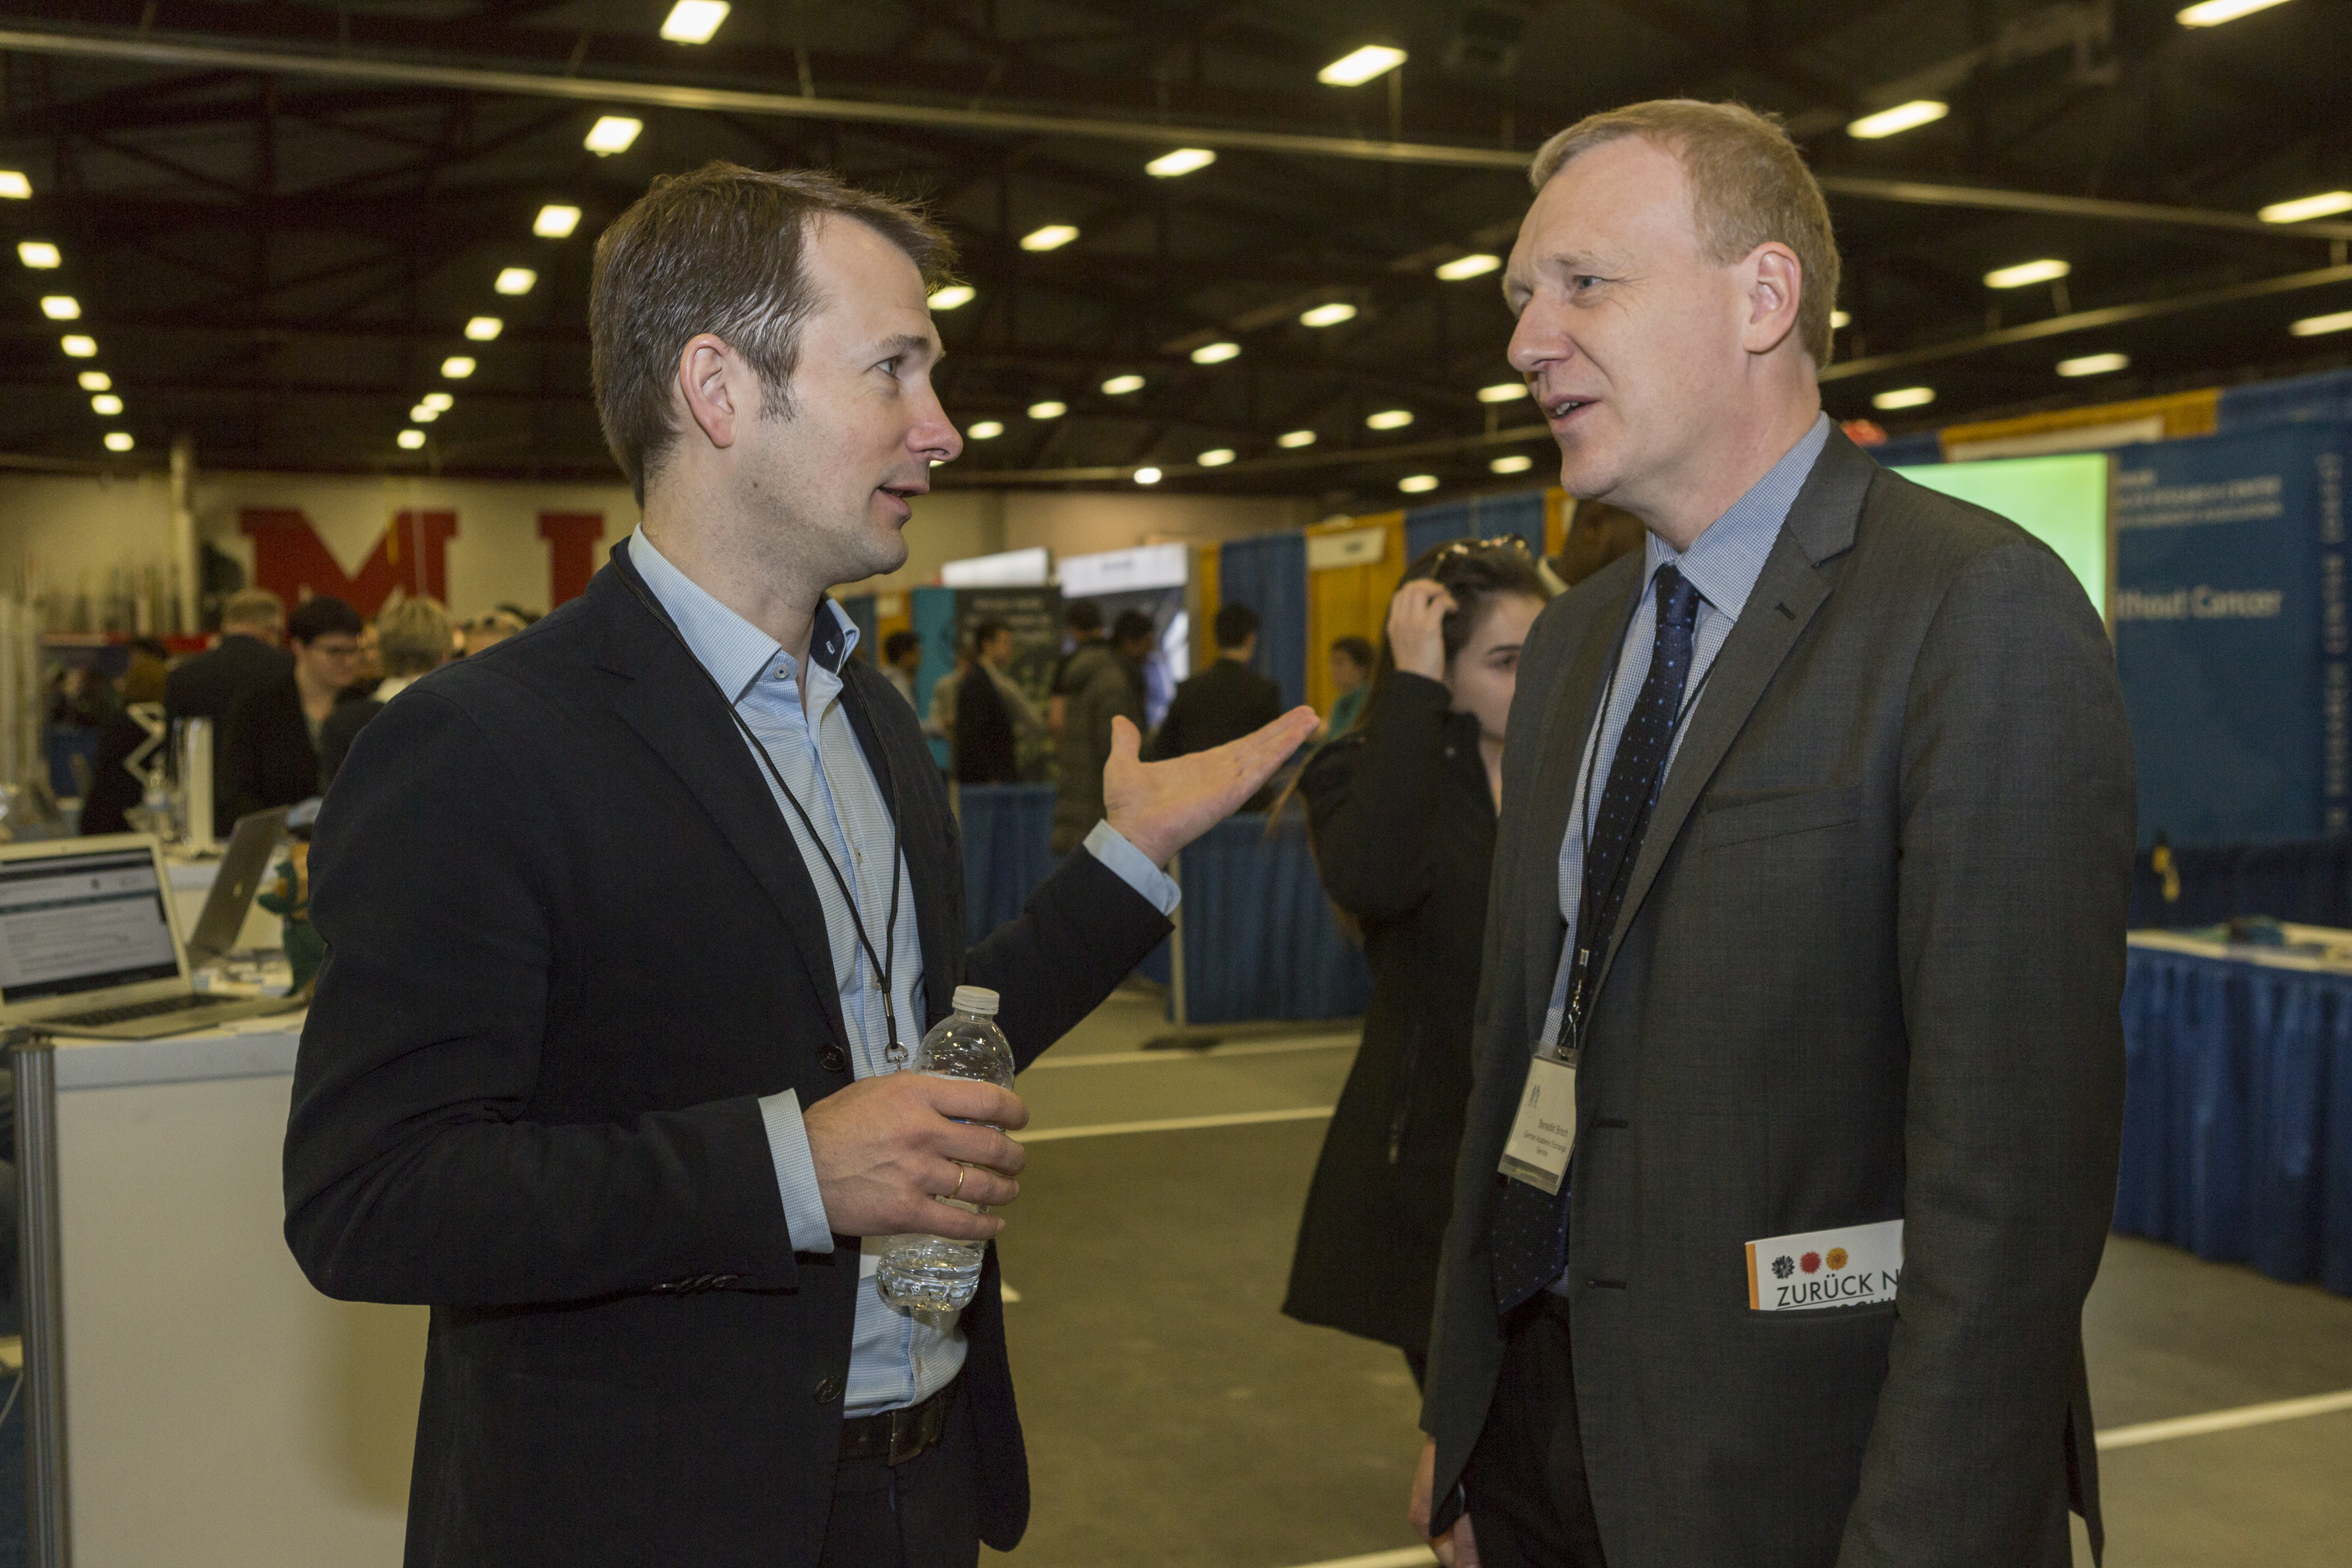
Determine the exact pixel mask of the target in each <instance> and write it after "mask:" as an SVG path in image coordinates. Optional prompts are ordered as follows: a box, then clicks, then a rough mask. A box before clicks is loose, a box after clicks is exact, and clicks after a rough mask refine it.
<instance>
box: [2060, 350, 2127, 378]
mask: <svg viewBox="0 0 2352 1568" xmlns="http://www.w3.org/2000/svg"><path fill="white" fill-rule="evenodd" d="M2130 364H2131V356H2130V355H2129V354H2116V353H2106V354H2084V355H2082V356H2081V357H2079V358H2076V359H2062V360H2060V361H2059V362H2058V374H2060V375H2065V376H2075V375H2105V374H2109V373H2110V372H2113V371H2118V370H2125V369H2127V368H2129V367H2130Z"/></svg>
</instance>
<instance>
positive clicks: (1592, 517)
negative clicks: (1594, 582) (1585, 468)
mask: <svg viewBox="0 0 2352 1568" xmlns="http://www.w3.org/2000/svg"><path fill="white" fill-rule="evenodd" d="M1649 537H1650V535H1649V532H1648V531H1647V530H1645V529H1644V528H1643V526H1642V520H1641V519H1640V518H1638V517H1635V516H1634V515H1633V513H1632V512H1630V511H1627V510H1624V509H1623V508H1622V507H1614V506H1611V505H1610V504H1609V503H1608V502H1607V501H1605V500H1580V501H1578V502H1577V503H1576V510H1575V511H1573V512H1572V513H1570V516H1569V520H1568V537H1567V538H1566V539H1565V540H1563V541H1561V542H1560V547H1559V554H1557V555H1555V556H1553V557H1552V558H1551V569H1552V571H1553V572H1555V573H1557V574H1559V580H1560V581H1561V582H1562V583H1564V584H1567V585H1568V586H1569V587H1571V588H1573V587H1575V586H1576V585H1577V584H1579V583H1581V582H1583V581H1584V580H1585V579H1586V578H1587V577H1590V576H1591V575H1593V574H1595V573H1597V572H1599V571H1600V570H1601V568H1602V567H1603V566H1606V565H1608V564H1609V563H1611V562H1612V561H1614V560H1616V559H1617V558H1618V557H1619V556H1620V555H1631V554H1633V552H1635V551H1637V550H1640V549H1641V548H1642V547H1643V543H1644V542H1646V541H1647V540H1648V539H1649Z"/></svg>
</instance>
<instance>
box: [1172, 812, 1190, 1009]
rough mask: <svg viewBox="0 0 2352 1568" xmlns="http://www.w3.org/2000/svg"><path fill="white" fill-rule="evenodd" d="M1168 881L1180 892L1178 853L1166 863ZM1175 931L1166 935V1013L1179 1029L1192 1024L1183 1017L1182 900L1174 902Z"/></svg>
mask: <svg viewBox="0 0 2352 1568" xmlns="http://www.w3.org/2000/svg"><path fill="white" fill-rule="evenodd" d="M1168 877H1169V879H1170V880H1171V881H1172V882H1174V883H1175V884H1176V887H1177V889H1178V890H1179V891H1180V892H1181V890H1182V889H1183V886H1184V856H1183V853H1182V851H1181V850H1180V851H1178V853H1177V856H1176V858H1174V859H1173V860H1171V861H1169V862H1168ZM1171 923H1173V924H1174V926H1175V927H1176V929H1175V930H1174V931H1171V932H1169V933H1168V1013H1169V1021H1170V1022H1171V1023H1173V1024H1174V1025H1175V1026H1177V1027H1178V1028H1180V1029H1181V1028H1183V1027H1184V1026H1186V1025H1188V1024H1190V1023H1191V1022H1192V1020H1191V1019H1189V1018H1187V1017H1186V1016H1184V1013H1185V1008H1184V900H1182V899H1181V898H1180V899H1178V900H1176V914H1175V918H1174V920H1173V921H1172V922H1171Z"/></svg>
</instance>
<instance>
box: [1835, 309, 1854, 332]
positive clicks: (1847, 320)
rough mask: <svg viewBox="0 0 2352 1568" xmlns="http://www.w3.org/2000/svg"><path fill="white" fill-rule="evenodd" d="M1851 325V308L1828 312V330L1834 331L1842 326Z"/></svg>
mask: <svg viewBox="0 0 2352 1568" xmlns="http://www.w3.org/2000/svg"><path fill="white" fill-rule="evenodd" d="M1852 325H1853V312H1852V311H1851V310H1832V311H1831V312H1830V331H1833V332H1834V331H1839V330H1840V329H1842V328H1845V327H1850V326H1852Z"/></svg>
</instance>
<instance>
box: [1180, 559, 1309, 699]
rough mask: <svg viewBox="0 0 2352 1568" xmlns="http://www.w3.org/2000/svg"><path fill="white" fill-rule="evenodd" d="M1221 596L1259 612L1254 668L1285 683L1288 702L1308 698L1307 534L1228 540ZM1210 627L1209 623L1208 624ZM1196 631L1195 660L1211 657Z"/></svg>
mask: <svg viewBox="0 0 2352 1568" xmlns="http://www.w3.org/2000/svg"><path fill="white" fill-rule="evenodd" d="M1217 597H1218V598H1219V600H1221V601H1222V602H1223V603H1224V604H1228V605H1248V606H1249V607H1250V608H1251V609H1253V610H1255V611H1256V612H1257V619H1258V633H1257V653H1256V656H1255V658H1252V659H1251V660H1250V668H1253V669H1255V670H1256V671H1257V672H1258V673H1259V674H1260V675H1263V676H1265V677H1266V678H1267V679H1270V680H1272V681H1273V682H1274V683H1275V684H1276V686H1278V687H1280V688H1282V700H1283V703H1284V705H1285V706H1286V707H1294V708H1295V707H1297V705H1298V704H1299V703H1301V702H1304V701H1306V700H1307V536H1306V535H1305V534H1303V533H1269V534H1265V535H1262V536H1260V537H1258V538H1256V539H1235V540H1229V541H1228V542H1226V543H1225V544H1224V545H1223V548H1222V549H1220V550H1219V552H1218V555H1217ZM1204 629H1205V628H1204ZM1206 640H1207V639H1206V638H1203V637H1199V636H1197V635H1196V636H1195V638H1194V642H1195V647H1194V649H1193V662H1194V667H1195V668H1198V667H1199V666H1200V665H1201V664H1202V663H1205V662H1206V660H1207V654H1206V652H1205V650H1204V648H1203V647H1202V646H1200V645H1202V644H1203V643H1205V642H1206Z"/></svg>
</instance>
